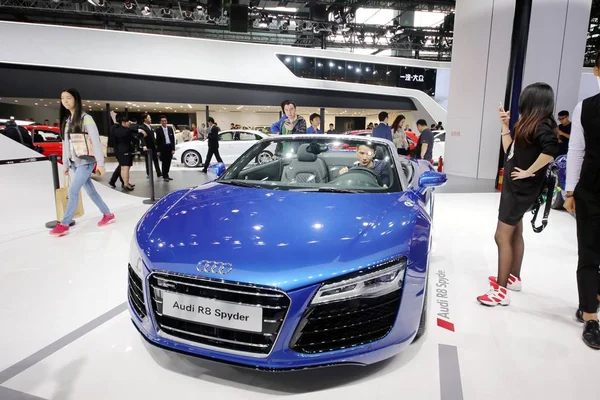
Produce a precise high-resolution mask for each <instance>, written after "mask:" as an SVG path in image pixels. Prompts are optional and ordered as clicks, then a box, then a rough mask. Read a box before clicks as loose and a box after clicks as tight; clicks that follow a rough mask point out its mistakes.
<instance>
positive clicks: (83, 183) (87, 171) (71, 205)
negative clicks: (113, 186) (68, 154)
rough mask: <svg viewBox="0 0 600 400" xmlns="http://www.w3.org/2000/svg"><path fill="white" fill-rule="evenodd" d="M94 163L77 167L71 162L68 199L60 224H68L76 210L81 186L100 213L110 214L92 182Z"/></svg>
mask: <svg viewBox="0 0 600 400" xmlns="http://www.w3.org/2000/svg"><path fill="white" fill-rule="evenodd" d="M95 165H96V164H95V163H91V164H85V165H81V166H79V167H77V166H76V165H75V164H71V170H72V171H71V174H72V177H71V186H69V201H68V202H67V209H66V210H65V216H64V218H63V220H62V224H64V225H67V226H68V225H69V224H70V223H71V221H73V214H75V211H76V210H77V203H78V201H79V192H81V188H84V189H85V191H86V192H87V194H88V196H90V199H92V201H93V202H94V204H96V206H97V207H98V208H99V209H100V211H101V212H102V214H110V213H111V212H110V210H109V208H108V206H107V205H106V203H104V201H103V200H102V198H101V197H100V195H99V194H98V192H97V191H96V188H95V187H94V184H93V183H92V172H93V171H94V166H95Z"/></svg>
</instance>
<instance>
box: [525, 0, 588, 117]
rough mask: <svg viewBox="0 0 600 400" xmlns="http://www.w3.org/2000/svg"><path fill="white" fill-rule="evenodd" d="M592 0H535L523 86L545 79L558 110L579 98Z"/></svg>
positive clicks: (568, 108)
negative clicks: (553, 95)
mask: <svg viewBox="0 0 600 400" xmlns="http://www.w3.org/2000/svg"><path fill="white" fill-rule="evenodd" d="M591 8H592V0H533V3H532V9H531V21H530V24H529V39H528V43H527V58H526V60H525V71H524V75H523V87H525V86H527V85H529V84H531V83H534V82H546V83H547V84H549V85H550V86H552V88H553V89H554V92H555V95H556V98H555V102H556V110H555V111H556V113H558V112H559V111H560V110H568V111H569V112H573V109H574V108H575V105H576V104H577V101H578V97H579V96H578V95H579V83H580V81H581V75H582V69H583V56H584V53H585V42H586V37H587V31H588V26H589V21H590V11H591Z"/></svg>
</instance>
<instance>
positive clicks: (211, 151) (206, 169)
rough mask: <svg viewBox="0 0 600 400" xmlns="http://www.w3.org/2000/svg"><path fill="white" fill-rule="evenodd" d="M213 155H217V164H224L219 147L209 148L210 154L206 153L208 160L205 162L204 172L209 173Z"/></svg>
mask: <svg viewBox="0 0 600 400" xmlns="http://www.w3.org/2000/svg"><path fill="white" fill-rule="evenodd" d="M213 154H214V155H215V157H216V158H217V162H220V163H222V162H223V159H222V158H221V155H220V154H219V148H218V147H214V148H213V147H209V148H208V153H206V160H204V171H205V172H206V171H208V167H209V166H210V160H212V157H213Z"/></svg>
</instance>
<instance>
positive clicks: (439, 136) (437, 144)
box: [432, 131, 446, 165]
mask: <svg viewBox="0 0 600 400" xmlns="http://www.w3.org/2000/svg"><path fill="white" fill-rule="evenodd" d="M432 133H433V153H432V158H433V164H434V165H437V164H438V161H439V160H440V157H442V158H443V157H444V150H445V148H446V131H433V132H432Z"/></svg>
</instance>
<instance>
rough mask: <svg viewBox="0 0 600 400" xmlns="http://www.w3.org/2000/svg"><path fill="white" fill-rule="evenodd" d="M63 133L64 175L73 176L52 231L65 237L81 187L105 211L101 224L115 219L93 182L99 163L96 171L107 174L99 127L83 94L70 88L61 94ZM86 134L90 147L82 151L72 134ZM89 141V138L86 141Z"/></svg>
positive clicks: (61, 127)
mask: <svg viewBox="0 0 600 400" xmlns="http://www.w3.org/2000/svg"><path fill="white" fill-rule="evenodd" d="M60 102H61V104H60V133H61V137H62V139H63V157H62V161H63V166H64V167H65V176H66V177H70V176H71V174H72V178H71V184H70V186H69V200H68V202H67V208H66V210H65V215H64V217H63V220H62V221H60V222H59V223H58V224H57V225H56V227H54V229H52V230H51V231H50V234H51V235H53V236H64V235H66V234H67V233H69V225H70V224H71V221H72V220H73V215H74V214H75V211H76V210H77V205H78V202H79V193H80V192H81V189H82V188H85V191H86V192H87V194H88V195H89V196H90V198H91V199H92V201H93V202H94V204H96V206H97V207H98V208H99V209H100V211H101V212H102V215H103V216H102V219H101V220H100V222H98V226H105V225H108V224H109V223H111V222H113V221H114V219H115V216H114V214H113V213H112V212H111V211H110V209H109V208H108V206H107V205H106V204H105V203H104V201H103V200H102V198H101V197H100V195H99V194H98V192H97V191H96V188H95V187H94V184H93V182H92V173H93V171H94V167H96V166H97V169H96V173H97V174H98V175H100V176H101V175H104V173H105V172H106V171H105V169H104V151H103V149H102V142H101V141H100V134H99V133H98V128H97V127H96V123H95V122H94V119H93V118H92V116H91V115H89V114H86V113H85V112H84V111H83V105H82V101H81V96H80V95H79V92H78V91H77V90H76V89H67V90H65V91H63V92H62V93H61V95H60ZM80 133H85V135H84V136H87V137H88V138H89V142H91V149H89V151H83V152H82V150H81V148H77V149H76V148H75V146H73V141H72V140H71V136H70V135H71V134H73V135H74V134H80ZM85 142H86V143H87V142H88V140H86V141H85ZM85 153H87V154H85Z"/></svg>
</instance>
